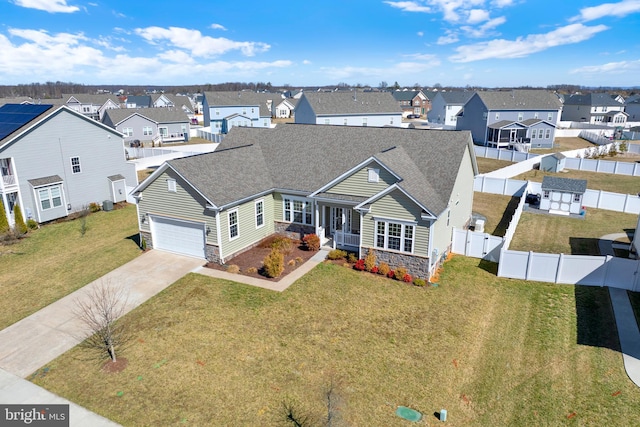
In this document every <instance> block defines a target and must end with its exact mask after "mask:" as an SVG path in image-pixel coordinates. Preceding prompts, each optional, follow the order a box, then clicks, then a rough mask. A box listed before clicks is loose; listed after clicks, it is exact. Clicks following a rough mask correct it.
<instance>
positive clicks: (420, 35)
mask: <svg viewBox="0 0 640 427" xmlns="http://www.w3.org/2000/svg"><path fill="white" fill-rule="evenodd" d="M416 34H417V35H418V37H422V36H424V32H423V31H418V32H417V33H416Z"/></svg>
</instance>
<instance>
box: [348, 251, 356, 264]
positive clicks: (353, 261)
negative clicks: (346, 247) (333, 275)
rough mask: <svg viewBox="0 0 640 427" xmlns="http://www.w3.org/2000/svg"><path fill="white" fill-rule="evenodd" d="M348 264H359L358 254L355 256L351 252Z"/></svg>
mask: <svg viewBox="0 0 640 427" xmlns="http://www.w3.org/2000/svg"><path fill="white" fill-rule="evenodd" d="M347 262H348V263H349V264H354V263H356V262H358V256H357V255H356V254H354V253H353V252H349V254H348V255H347Z"/></svg>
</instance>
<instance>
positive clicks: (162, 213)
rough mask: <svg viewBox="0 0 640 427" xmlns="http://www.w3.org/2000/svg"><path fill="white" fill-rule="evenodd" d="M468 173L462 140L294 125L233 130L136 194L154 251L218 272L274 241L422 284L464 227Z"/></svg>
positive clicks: (470, 161) (463, 135) (454, 135)
mask: <svg viewBox="0 0 640 427" xmlns="http://www.w3.org/2000/svg"><path fill="white" fill-rule="evenodd" d="M476 174H477V166H476V161H475V155H474V151H473V146H472V141H471V135H470V133H469V132H454V131H448V132H447V131H427V130H425V131H422V130H411V129H398V128H367V127H350V126H319V125H295V124H290V125H282V126H278V127H276V128H275V129H270V130H264V129H263V130H260V129H251V128H236V129H233V130H232V132H230V133H229V134H228V135H227V137H226V138H225V140H224V142H223V143H222V144H221V145H220V147H219V148H218V150H217V151H215V152H213V153H208V154H203V155H198V156H193V157H188V158H183V159H176V160H172V161H170V162H167V163H165V164H164V165H162V166H161V167H160V168H159V169H158V170H157V171H156V172H154V173H153V174H152V175H151V176H150V177H149V178H148V179H147V180H145V181H144V182H143V183H142V184H140V185H139V186H138V187H137V188H136V189H134V191H133V193H134V196H135V197H136V199H137V200H138V211H139V220H140V232H141V235H142V237H143V238H144V239H145V240H146V241H147V245H148V246H150V247H155V248H159V249H163V250H168V251H174V252H179V253H185V254H187V255H192V256H198V257H201V258H206V259H207V260H209V261H211V262H218V263H226V262H228V261H229V260H230V259H231V258H232V257H234V256H236V255H237V254H240V253H242V252H243V251H245V250H248V249H250V248H251V247H253V246H255V245H257V244H258V243H259V242H260V241H261V240H262V239H264V238H265V237H267V236H269V235H271V234H274V233H280V234H288V235H292V236H294V237H298V238H299V237H302V236H304V235H306V234H311V233H315V234H317V235H318V236H319V237H320V239H321V242H322V243H323V245H326V246H330V247H338V248H344V249H347V250H350V251H353V252H356V253H357V254H358V256H360V257H364V256H365V255H366V254H367V253H368V252H369V251H375V253H376V256H377V258H378V260H379V261H384V262H387V263H388V264H389V265H390V266H391V267H393V268H395V267H399V266H403V267H406V268H407V269H408V270H409V272H410V273H411V274H413V275H414V276H418V277H425V278H428V277H430V276H431V274H432V273H433V272H434V271H435V268H436V267H437V265H438V263H439V262H440V261H441V260H442V259H443V257H444V256H446V254H447V252H448V251H449V249H450V245H451V236H452V229H453V228H454V227H457V228H462V227H465V226H466V225H467V224H468V222H469V220H470V218H471V206H472V202H473V178H474V176H475V175H476Z"/></svg>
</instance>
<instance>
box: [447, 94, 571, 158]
mask: <svg viewBox="0 0 640 427" xmlns="http://www.w3.org/2000/svg"><path fill="white" fill-rule="evenodd" d="M561 112H562V103H561V102H560V98H558V96H557V95H556V94H555V93H553V92H549V91H546V90H520V89H514V90H507V91H479V92H476V93H475V94H474V95H473V96H472V97H471V98H470V99H469V101H467V103H466V104H465V105H464V108H463V109H462V111H460V113H458V117H457V123H456V129H457V130H469V131H471V135H472V137H473V142H474V143H476V144H479V145H490V146H494V147H497V148H509V147H523V148H524V149H527V148H530V147H533V148H538V147H553V139H554V138H555V130H556V127H557V124H558V121H559V120H560V114H561Z"/></svg>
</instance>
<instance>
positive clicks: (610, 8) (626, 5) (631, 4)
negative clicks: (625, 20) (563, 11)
mask: <svg viewBox="0 0 640 427" xmlns="http://www.w3.org/2000/svg"><path fill="white" fill-rule="evenodd" d="M636 12H640V0H622V1H621V2H619V3H603V4H601V5H599V6H593V7H585V8H584V9H580V15H578V16H574V17H573V18H571V22H575V21H582V22H588V21H593V20H596V19H600V18H605V17H607V16H615V17H618V18H620V17H624V16H627V15H630V14H632V13H636Z"/></svg>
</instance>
